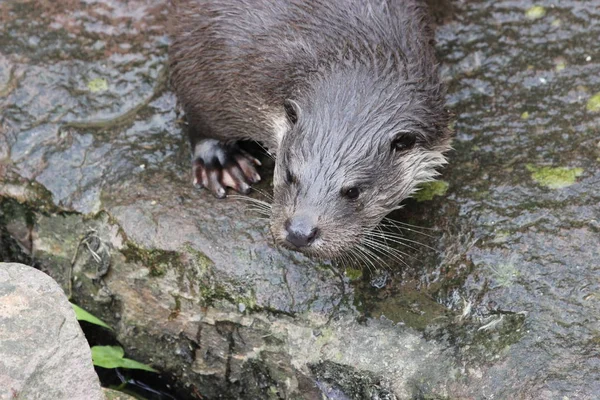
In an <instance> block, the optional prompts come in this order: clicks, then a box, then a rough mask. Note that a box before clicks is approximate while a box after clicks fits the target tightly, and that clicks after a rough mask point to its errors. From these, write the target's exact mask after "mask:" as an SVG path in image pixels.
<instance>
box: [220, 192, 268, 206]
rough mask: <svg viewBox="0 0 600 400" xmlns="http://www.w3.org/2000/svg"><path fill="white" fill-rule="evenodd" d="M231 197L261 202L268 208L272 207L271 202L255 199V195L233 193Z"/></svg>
mask: <svg viewBox="0 0 600 400" xmlns="http://www.w3.org/2000/svg"><path fill="white" fill-rule="evenodd" d="M229 197H230V198H232V199H236V200H243V201H246V202H248V203H256V204H260V205H262V206H265V207H267V208H271V204H270V203H267V202H266V201H264V200H260V199H255V198H254V197H248V196H240V195H237V194H232V195H230V196H229Z"/></svg>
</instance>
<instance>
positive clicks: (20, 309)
mask: <svg viewBox="0 0 600 400" xmlns="http://www.w3.org/2000/svg"><path fill="white" fill-rule="evenodd" d="M0 360H1V361H0V399H7V400H8V399H49V398H51V399H57V400H58V399H64V400H76V399H80V400H88V399H89V400H93V399H98V400H103V399H104V395H103V394H102V391H101V388H100V383H99V382H98V376H97V375H96V372H95V371H94V367H93V366H92V355H91V352H90V348H89V347H88V344H87V341H86V340H85V336H84V335H83V332H82V331H81V328H80V327H79V323H78V322H77V320H76V319H75V313H74V312H73V309H72V307H71V305H70V304H69V302H68V301H67V298H66V297H65V295H64V292H63V290H62V289H61V288H60V286H58V285H57V284H56V282H54V281H53V280H52V278H50V277H49V276H48V275H46V274H44V273H42V272H40V271H38V270H36V269H34V268H31V267H28V266H26V265H22V264H7V263H0Z"/></svg>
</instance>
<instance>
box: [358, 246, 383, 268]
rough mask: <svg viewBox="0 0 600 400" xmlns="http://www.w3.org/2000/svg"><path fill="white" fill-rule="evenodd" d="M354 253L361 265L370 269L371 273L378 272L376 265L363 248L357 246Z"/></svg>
mask: <svg viewBox="0 0 600 400" xmlns="http://www.w3.org/2000/svg"><path fill="white" fill-rule="evenodd" d="M353 253H354V254H355V255H356V256H357V258H358V261H359V264H363V263H364V265H365V266H366V267H367V268H368V269H369V271H371V272H373V271H374V270H377V268H376V267H375V264H373V262H372V261H371V260H370V258H369V256H368V253H367V252H366V251H365V249H364V248H363V247H362V246H360V245H359V246H356V247H354V248H353Z"/></svg>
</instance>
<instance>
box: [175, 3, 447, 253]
mask: <svg viewBox="0 0 600 400" xmlns="http://www.w3.org/2000/svg"><path fill="white" fill-rule="evenodd" d="M172 1H173V2H174V9H173V12H172V14H171V22H170V28H171V31H170V35H171V44H170V49H169V59H170V62H169V65H170V73H171V83H172V86H173V88H174V91H175V93H176V95H177V99H178V102H179V104H180V105H181V106H182V107H183V110H184V112H185V114H186V118H187V121H188V128H189V139H190V143H191V148H192V154H193V157H192V159H193V162H192V164H193V167H192V170H193V179H194V183H195V184H196V185H198V186H201V187H205V188H207V189H208V190H209V191H210V192H212V193H213V194H214V195H215V196H216V197H218V198H223V197H226V189H227V188H231V189H233V190H236V191H238V192H241V193H244V194H246V193H248V192H249V191H250V189H251V185H252V184H253V183H256V182H258V181H259V180H260V179H261V177H260V175H259V174H258V172H257V167H258V166H259V165H260V162H259V161H258V160H257V159H256V158H254V157H253V156H252V155H250V154H248V153H247V152H246V151H244V150H243V149H242V148H241V147H240V146H239V142H240V141H244V140H253V141H257V142H260V143H263V144H264V145H265V146H266V147H267V148H268V149H269V150H270V152H272V153H273V154H274V155H275V156H276V161H275V169H274V176H273V199H272V207H271V211H270V212H271V232H272V234H273V236H274V238H275V240H276V242H277V243H279V244H281V245H284V246H286V247H289V248H292V249H295V250H298V251H301V252H303V253H305V254H307V255H309V256H316V257H321V258H327V259H335V258H337V257H341V256H343V255H344V253H345V252H348V251H351V249H352V248H354V247H356V246H361V243H363V241H364V240H365V238H366V237H367V236H368V233H369V232H372V231H373V229H374V228H376V226H377V225H378V224H379V223H380V222H381V221H382V219H383V218H384V217H385V216H386V214H388V213H389V212H391V211H392V210H394V209H397V208H399V206H400V203H401V202H402V200H404V199H405V198H407V197H409V196H410V195H411V194H412V193H414V191H415V190H416V189H417V185H418V184H419V183H422V182H426V181H429V180H432V179H433V178H434V177H435V176H436V175H437V174H438V172H437V168H438V167H439V166H441V165H443V164H444V163H446V158H445V155H444V153H445V152H446V151H447V150H448V149H449V143H450V139H451V133H450V130H449V128H448V123H449V113H448V112H447V110H445V108H444V107H445V101H444V96H445V88H444V85H443V83H442V82H441V80H440V78H439V71H438V69H439V66H438V62H437V61H436V57H435V53H434V47H433V45H434V32H433V28H432V26H431V22H430V17H429V14H428V10H427V6H426V4H425V3H424V2H422V1H417V0H353V1H350V0H348V1H344V0H277V1H275V0H252V1H251V0H172Z"/></svg>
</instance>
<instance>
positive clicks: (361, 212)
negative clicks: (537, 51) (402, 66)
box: [271, 69, 450, 259]
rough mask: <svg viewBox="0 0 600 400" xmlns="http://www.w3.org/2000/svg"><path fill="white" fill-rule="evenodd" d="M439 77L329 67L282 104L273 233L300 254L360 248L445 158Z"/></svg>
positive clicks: (338, 253)
mask: <svg viewBox="0 0 600 400" xmlns="http://www.w3.org/2000/svg"><path fill="white" fill-rule="evenodd" d="M443 104H444V103H443V90H442V89H441V86H440V84H439V82H438V81H437V79H431V80H430V81H429V82H428V81H426V80H417V81H412V82H411V81H407V80H405V79H397V80H395V79H392V78H391V77H390V76H389V75H388V76H383V77H381V78H377V77H373V76H372V74H369V73H367V74H364V73H360V71H356V70H355V69H353V70H350V71H348V70H346V71H341V72H340V73H338V74H335V73H330V74H328V76H327V77H326V78H323V79H318V80H317V81H316V82H314V84H313V85H312V86H311V88H310V89H309V90H306V93H305V94H304V95H299V96H297V98H296V99H294V100H286V102H285V106H284V109H285V112H286V115H287V120H288V129H287V131H286V132H285V134H283V135H282V137H281V138H280V139H279V145H278V150H277V161H276V166H275V173H274V193H273V205H272V220H271V231H272V234H273V236H274V238H275V240H276V241H277V242H278V243H279V244H281V245H283V246H285V247H288V248H292V249H295V250H299V251H301V252H303V253H305V254H307V255H311V256H316V257H319V258H327V259H334V258H338V257H340V256H342V255H343V254H344V253H346V252H347V251H349V250H351V249H352V248H354V247H356V246H359V245H360V244H361V242H362V241H363V239H364V238H365V235H366V234H368V232H369V231H371V230H372V229H374V228H375V227H376V226H377V225H378V224H379V222H380V221H381V220H382V218H383V217H384V216H385V215H386V214H388V213H389V212H390V211H392V210H394V209H396V208H398V206H399V204H400V202H401V201H402V200H403V199H405V198H406V197H408V196H409V195H410V194H411V193H413V192H414V191H415V188H416V186H417V185H418V184H419V183H421V182H425V181H428V180H431V179H432V178H433V177H434V176H435V175H436V174H437V172H436V167H438V166H440V165H442V164H444V163H445V158H444V155H443V153H444V151H446V150H447V149H448V143H449V136H450V135H449V131H448V128H447V124H448V117H447V113H446V111H445V110H444V108H443Z"/></svg>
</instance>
